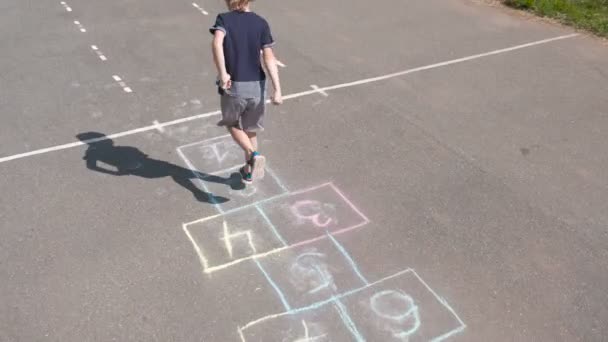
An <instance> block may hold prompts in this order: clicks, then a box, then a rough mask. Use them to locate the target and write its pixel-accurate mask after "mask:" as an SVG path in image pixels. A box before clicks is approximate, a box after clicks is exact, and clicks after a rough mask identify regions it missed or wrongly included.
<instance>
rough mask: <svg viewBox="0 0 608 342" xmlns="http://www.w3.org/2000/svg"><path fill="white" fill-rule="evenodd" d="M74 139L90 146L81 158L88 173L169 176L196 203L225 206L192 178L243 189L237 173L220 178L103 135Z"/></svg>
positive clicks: (84, 135) (151, 177) (94, 134)
mask: <svg viewBox="0 0 608 342" xmlns="http://www.w3.org/2000/svg"><path fill="white" fill-rule="evenodd" d="M76 137H77V138H78V139H80V141H82V142H84V143H86V144H87V145H89V148H88V149H87V151H86V153H85V155H84V157H83V158H82V159H84V160H85V161H86V165H87V168H88V169H89V170H93V171H97V172H101V173H105V174H108V175H113V176H127V175H131V176H138V177H143V178H149V179H155V178H164V177H171V178H172V179H173V180H174V181H175V183H177V184H179V185H181V186H182V187H184V188H185V189H187V190H189V191H190V192H192V194H193V195H194V197H195V198H196V199H197V200H199V201H201V202H206V203H211V204H216V203H225V202H228V201H229V199H227V198H224V197H220V196H214V195H212V194H210V193H207V192H205V191H202V190H201V189H199V188H198V187H196V185H195V184H194V183H193V180H194V179H196V178H199V179H201V180H202V181H205V182H213V183H220V184H225V185H228V186H230V187H231V188H232V189H233V190H242V189H243V188H244V185H243V184H242V183H241V178H240V177H241V176H240V174H238V173H233V174H231V175H230V177H229V178H223V177H218V176H214V175H208V174H205V173H202V172H199V171H195V170H190V169H186V168H183V167H181V166H178V165H175V164H171V163H169V162H166V161H162V160H156V159H152V158H149V157H148V155H147V154H145V153H143V152H142V151H140V150H139V149H137V148H135V147H132V146H116V145H114V141H113V140H112V139H109V138H108V137H107V136H106V135H105V134H103V133H98V132H86V133H81V134H78V135H77V136H76ZM99 162H102V163H104V164H107V165H110V166H112V167H113V169H112V168H104V167H103V166H100V165H99Z"/></svg>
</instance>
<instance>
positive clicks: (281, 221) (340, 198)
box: [260, 183, 369, 244]
mask: <svg viewBox="0 0 608 342" xmlns="http://www.w3.org/2000/svg"><path fill="white" fill-rule="evenodd" d="M260 207H261V208H262V210H263V211H264V212H265V213H266V215H267V216H268V218H269V219H270V221H271V222H272V223H273V224H274V225H275V226H276V227H277V230H278V231H279V233H280V234H281V236H283V238H284V240H285V241H287V243H288V244H298V243H301V242H303V241H307V240H312V239H317V238H319V237H321V236H323V235H326V234H327V233H332V234H340V233H344V232H347V231H350V230H353V229H356V228H359V227H362V226H364V225H366V224H367V223H369V219H368V218H367V217H366V216H365V215H364V214H363V213H362V212H361V211H360V210H359V209H357V207H355V205H354V204H352V203H351V201H350V200H349V199H348V198H347V197H346V196H345V195H344V194H343V193H342V192H341V191H340V190H339V189H338V188H336V187H335V186H334V185H333V184H331V183H328V184H324V185H321V186H318V187H316V188H312V189H309V190H305V191H300V192H294V193H292V194H291V195H290V196H286V197H283V198H279V199H276V200H273V201H269V202H267V203H262V204H261V205H260Z"/></svg>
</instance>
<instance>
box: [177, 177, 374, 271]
mask: <svg viewBox="0 0 608 342" xmlns="http://www.w3.org/2000/svg"><path fill="white" fill-rule="evenodd" d="M323 187H331V188H332V189H337V188H336V187H335V185H333V184H332V183H324V184H321V185H318V186H315V187H312V188H308V189H304V190H299V191H294V192H289V193H284V194H280V195H276V196H273V197H270V198H267V199H264V200H261V201H257V202H255V203H251V204H247V205H244V206H241V207H238V208H234V209H231V210H229V211H225V212H222V213H220V214H216V215H211V216H208V217H204V218H202V219H199V220H196V221H192V222H189V223H184V224H183V230H184V232H186V235H187V236H188V237H189V239H190V241H191V242H192V244H193V245H195V247H194V249H195V250H196V252H197V254H198V256H199V260H200V261H201V265H202V266H203V273H205V274H210V273H213V272H216V271H219V270H223V269H226V268H228V267H230V266H234V265H237V264H240V263H242V262H244V261H247V260H257V259H260V258H264V257H267V256H270V255H273V254H276V253H279V252H282V251H285V250H288V249H292V248H295V247H300V246H304V245H307V244H310V243H313V242H317V241H321V240H324V239H327V238H328V236H329V235H332V236H336V235H340V234H344V233H346V232H349V231H352V230H355V229H357V228H360V227H363V226H365V225H367V224H368V223H370V220H369V219H368V218H367V217H366V216H364V215H362V216H361V219H362V221H361V222H360V223H358V224H355V225H353V226H349V227H346V228H342V229H339V230H336V231H333V232H331V233H327V234H326V233H324V234H321V235H319V236H317V237H315V238H312V239H308V240H305V241H300V242H298V243H295V244H291V245H284V246H283V247H279V248H275V249H272V250H270V251H266V252H261V253H256V254H254V255H250V256H248V257H244V258H240V259H236V260H233V261H231V262H229V263H226V264H223V265H218V266H209V263H208V261H207V259H206V257H205V255H204V254H203V252H202V250H201V248H200V247H199V246H198V245H197V243H196V240H195V239H194V238H193V236H192V234H191V232H190V229H189V227H190V226H192V225H195V224H200V223H204V222H206V221H209V220H213V219H217V218H220V217H225V216H227V215H229V214H233V213H237V212H241V211H243V210H245V209H249V208H252V207H257V208H259V211H262V212H264V211H263V209H262V208H261V205H262V204H265V203H269V202H271V201H276V200H278V199H281V198H285V197H289V196H294V195H298V194H304V193H308V192H311V191H314V190H318V189H321V188H323ZM338 194H340V193H338ZM346 203H347V204H348V205H349V206H351V208H352V209H353V210H354V211H355V212H356V213H358V214H359V213H360V210H358V209H357V208H356V207H355V206H354V205H353V204H352V202H350V201H346ZM264 216H267V215H262V218H264ZM264 221H265V222H266V224H267V226H268V229H270V230H271V231H272V233H273V234H274V235H275V236H277V237H278V236H281V235H280V234H279V233H278V231H276V227H275V226H274V224H269V220H266V219H265V220H264ZM275 231H276V233H275ZM278 239H279V241H285V239H284V238H282V237H280V238H278Z"/></svg>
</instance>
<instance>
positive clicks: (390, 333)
mask: <svg viewBox="0 0 608 342" xmlns="http://www.w3.org/2000/svg"><path fill="white" fill-rule="evenodd" d="M342 301H343V303H344V305H345V306H346V307H347V309H348V310H349V311H350V312H352V315H351V317H352V320H353V323H354V325H355V326H356V327H357V329H358V331H359V332H360V334H361V335H362V336H364V338H365V339H366V340H368V341H386V342H392V341H394V342H397V341H409V342H417V341H442V340H445V339H447V338H449V337H450V336H452V335H454V334H456V333H458V332H460V331H462V330H463V329H464V328H465V325H464V323H462V321H461V320H460V318H459V317H458V316H457V315H456V313H455V312H454V311H453V309H452V308H451V307H450V306H449V304H447V302H445V301H444V300H443V299H441V298H440V297H439V296H437V295H436V294H435V292H434V291H433V290H432V289H431V288H430V287H429V286H428V285H427V284H426V283H425V282H424V281H423V280H422V278H420V277H419V276H418V274H417V273H416V272H415V271H413V270H408V271H405V272H402V273H400V274H397V275H395V276H392V277H390V278H388V279H385V280H384V281H381V282H378V283H375V284H373V285H370V286H368V287H366V288H364V289H362V290H361V291H357V292H356V293H354V294H352V295H349V296H346V297H345V298H343V299H342Z"/></svg>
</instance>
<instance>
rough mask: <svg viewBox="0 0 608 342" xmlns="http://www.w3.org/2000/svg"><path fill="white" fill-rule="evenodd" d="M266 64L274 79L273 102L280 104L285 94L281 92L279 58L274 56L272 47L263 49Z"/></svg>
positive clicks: (271, 77)
mask: <svg viewBox="0 0 608 342" xmlns="http://www.w3.org/2000/svg"><path fill="white" fill-rule="evenodd" d="M262 54H263V59H264V65H265V66H266V70H267V71H268V73H269V74H270V79H271V81H272V87H273V89H274V93H273V95H272V103H274V104H276V105H279V104H281V103H283V95H282V93H281V80H280V79H279V68H278V67H277V60H276V58H275V57H274V52H273V51H272V48H271V47H265V48H264V49H263V50H262Z"/></svg>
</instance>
